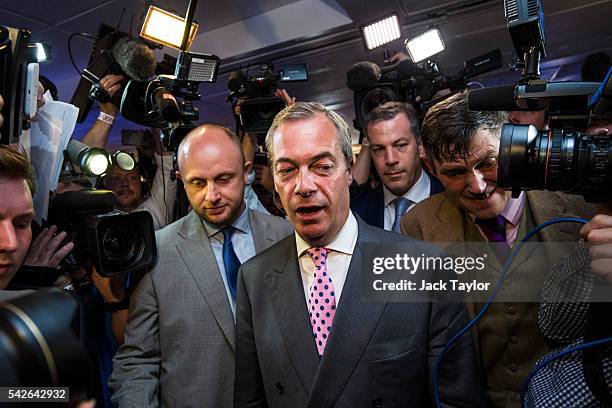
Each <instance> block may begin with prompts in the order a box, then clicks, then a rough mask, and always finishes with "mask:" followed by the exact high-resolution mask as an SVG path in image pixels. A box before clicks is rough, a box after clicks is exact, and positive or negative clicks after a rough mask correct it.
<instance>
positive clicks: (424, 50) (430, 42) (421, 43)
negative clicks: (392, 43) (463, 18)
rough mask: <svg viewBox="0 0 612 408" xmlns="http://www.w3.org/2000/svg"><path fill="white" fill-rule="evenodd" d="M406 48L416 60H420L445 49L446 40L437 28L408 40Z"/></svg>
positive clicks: (413, 59)
mask: <svg viewBox="0 0 612 408" xmlns="http://www.w3.org/2000/svg"><path fill="white" fill-rule="evenodd" d="M406 50H407V51H408V54H410V58H412V61H414V62H420V61H423V60H425V59H427V58H430V57H432V56H434V55H436V54H437V53H439V52H442V51H444V40H442V34H440V31H439V30H438V29H437V28H433V29H431V30H429V31H426V32H424V33H423V34H421V35H419V36H417V37H414V38H413V39H411V40H406Z"/></svg>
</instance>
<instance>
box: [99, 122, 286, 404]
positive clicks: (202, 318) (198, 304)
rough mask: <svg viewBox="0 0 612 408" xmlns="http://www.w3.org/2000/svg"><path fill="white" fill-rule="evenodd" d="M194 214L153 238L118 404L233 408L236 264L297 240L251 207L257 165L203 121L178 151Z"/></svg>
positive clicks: (123, 351) (116, 373) (121, 359)
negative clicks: (248, 187)
mask: <svg viewBox="0 0 612 408" xmlns="http://www.w3.org/2000/svg"><path fill="white" fill-rule="evenodd" d="M177 159H178V167H179V171H178V172H177V176H178V177H180V178H181V179H182V180H183V183H184V185H185V191H186V193H187V198H188V199H189V203H190V204H191V207H192V208H193V210H192V211H191V212H190V213H189V214H188V215H187V216H185V217H184V218H182V219H180V220H178V221H176V222H174V223H172V224H170V225H168V226H167V227H165V228H164V229H162V230H160V231H158V232H157V235H156V238H157V246H158V254H159V261H158V263H157V265H156V266H155V268H154V269H153V270H152V271H151V272H149V273H148V274H147V275H146V276H145V277H144V278H143V279H142V281H141V282H140V284H139V285H138V288H137V289H136V291H135V292H134V294H133V295H132V299H131V304H130V313H129V319H128V323H127V326H126V328H125V342H124V344H123V345H122V346H121V347H120V349H119V351H118V352H117V354H116V356H115V358H114V361H113V374H112V376H111V379H110V382H109V383H110V386H111V388H112V389H113V396H112V401H113V402H114V404H116V405H117V406H119V407H158V406H161V407H196V406H197V407H211V408H212V407H215V408H217V407H231V406H232V398H233V390H234V350H235V307H236V306H235V305H236V301H235V293H236V276H237V271H238V267H239V266H240V265H241V264H242V263H243V262H245V261H246V260H247V259H249V258H251V257H253V256H254V255H255V254H256V253H259V252H261V251H263V250H264V249H266V248H268V247H269V246H271V245H272V244H274V243H275V242H277V241H278V240H280V239H282V238H284V237H286V236H287V235H289V234H291V232H292V229H291V227H290V226H289V224H288V223H287V222H286V221H285V220H284V219H281V218H278V217H273V216H270V215H266V214H263V213H261V212H256V211H251V210H249V209H247V208H246V205H245V203H244V198H243V196H244V185H245V183H246V181H247V175H248V171H249V169H250V166H251V163H250V162H246V161H245V159H244V155H243V153H242V149H241V145H240V141H239V140H238V138H237V137H236V135H235V134H233V133H232V132H231V131H230V130H229V129H226V128H223V127H220V126H216V125H203V126H200V127H198V128H196V129H194V130H193V131H192V132H190V133H189V134H188V135H187V136H186V137H185V139H184V140H183V141H182V142H181V145H180V146H179V149H178V153H177Z"/></svg>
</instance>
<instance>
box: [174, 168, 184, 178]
mask: <svg viewBox="0 0 612 408" xmlns="http://www.w3.org/2000/svg"><path fill="white" fill-rule="evenodd" d="M174 174H175V175H176V178H177V179H179V180H182V179H183V177H181V172H180V171H178V170H175V171H174Z"/></svg>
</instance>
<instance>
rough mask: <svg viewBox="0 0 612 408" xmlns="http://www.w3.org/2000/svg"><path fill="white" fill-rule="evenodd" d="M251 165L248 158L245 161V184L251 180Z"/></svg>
mask: <svg viewBox="0 0 612 408" xmlns="http://www.w3.org/2000/svg"><path fill="white" fill-rule="evenodd" d="M251 165H252V163H251V162H250V161H248V160H247V161H245V162H244V173H243V178H244V184H246V183H247V182H248V180H249V171H251Z"/></svg>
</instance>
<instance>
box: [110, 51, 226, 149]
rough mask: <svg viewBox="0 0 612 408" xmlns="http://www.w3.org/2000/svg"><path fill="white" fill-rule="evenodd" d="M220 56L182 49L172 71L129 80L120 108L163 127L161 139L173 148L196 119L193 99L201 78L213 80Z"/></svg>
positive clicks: (123, 112) (134, 117)
mask: <svg viewBox="0 0 612 408" xmlns="http://www.w3.org/2000/svg"><path fill="white" fill-rule="evenodd" d="M219 61H220V59H219V57H217V56H216V55H211V54H202V53H195V52H187V51H181V52H180V53H179V56H178V60H177V63H176V69H175V72H174V75H159V76H158V77H157V78H155V79H153V80H152V81H148V82H143V81H137V80H130V81H129V82H128V84H127V86H126V87H125V91H124V92H123V95H122V97H121V106H120V111H121V115H123V117H125V118H126V119H128V120H130V121H132V122H135V123H138V124H141V125H144V126H151V127H158V128H162V129H163V130H162V141H163V144H164V146H166V147H167V148H168V149H171V150H176V149H178V146H179V144H180V142H181V140H183V138H184V137H185V135H186V134H187V133H189V131H190V130H191V129H193V128H194V127H195V126H194V125H193V122H195V121H197V120H198V119H199V111H198V109H197V108H196V107H195V106H193V102H194V101H197V100H199V99H200V95H199V94H198V87H199V86H200V84H201V83H202V82H208V83H211V82H215V81H216V79H217V70H218V68H219Z"/></svg>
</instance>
